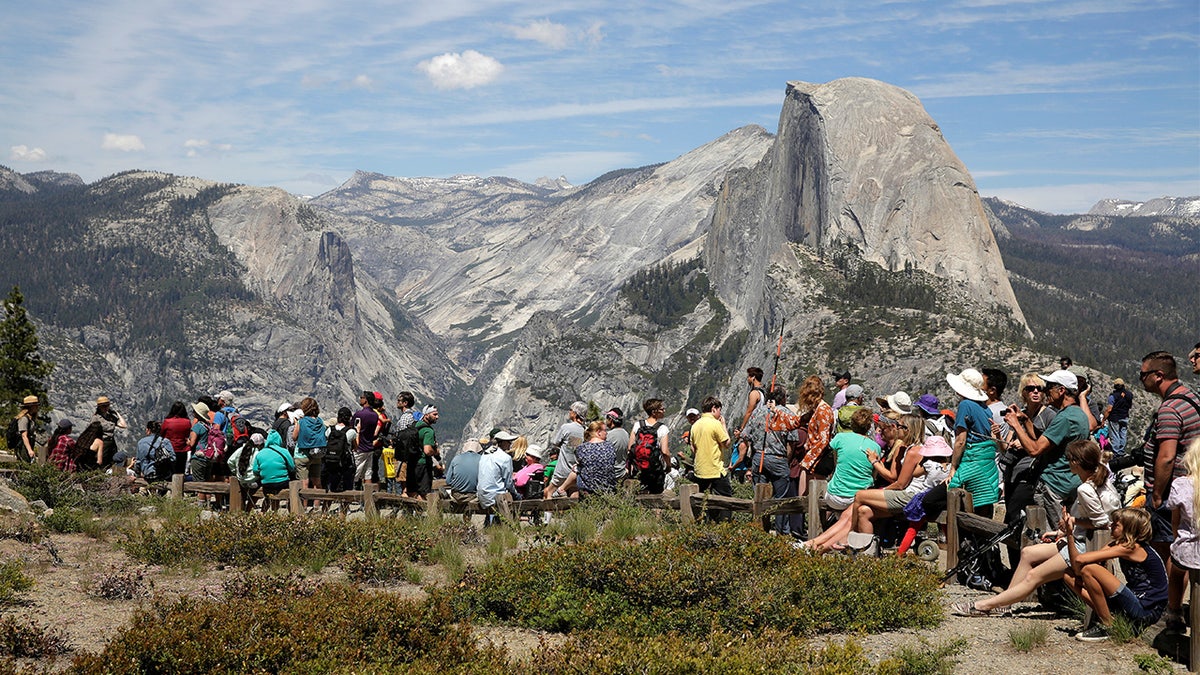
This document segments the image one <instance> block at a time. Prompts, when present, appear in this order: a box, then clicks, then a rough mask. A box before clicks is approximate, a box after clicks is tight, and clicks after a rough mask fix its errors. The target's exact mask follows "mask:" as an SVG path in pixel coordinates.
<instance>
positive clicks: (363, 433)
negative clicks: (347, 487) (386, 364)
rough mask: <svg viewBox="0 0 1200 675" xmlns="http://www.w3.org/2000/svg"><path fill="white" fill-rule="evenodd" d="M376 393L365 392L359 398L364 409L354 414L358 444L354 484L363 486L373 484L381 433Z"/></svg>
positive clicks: (355, 457)
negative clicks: (375, 404)
mask: <svg viewBox="0 0 1200 675" xmlns="http://www.w3.org/2000/svg"><path fill="white" fill-rule="evenodd" d="M374 402H375V393H374V392H371V391H363V393H362V394H361V395H360V396H359V397H358V404H359V405H360V406H362V408H361V409H360V410H359V411H358V412H356V413H354V430H355V432H356V433H357V434H358V444H357V445H356V446H355V447H354V467H355V468H354V483H355V485H356V486H361V485H362V484H363V483H369V482H371V478H372V475H371V466H372V464H374V462H375V434H376V433H377V432H378V431H379V414H378V413H376V412H375V410H374V408H375V406H374Z"/></svg>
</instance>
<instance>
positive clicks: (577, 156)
mask: <svg viewBox="0 0 1200 675" xmlns="http://www.w3.org/2000/svg"><path fill="white" fill-rule="evenodd" d="M644 163H646V162H645V161H644V160H643V159H642V158H641V157H639V156H638V155H637V154H635V153H632V152H613V151H603V150H585V151H579V152H549V153H545V154H542V155H538V156H536V157H531V158H529V159H526V160H523V161H520V162H514V163H512V164H505V165H502V166H498V167H495V168H493V169H491V170H490V171H488V172H487V173H488V175H493V176H512V177H514V178H519V179H521V180H524V181H530V182H531V181H534V180H536V179H538V178H541V177H543V176H552V177H553V176H566V177H567V179H568V180H570V181H572V182H575V181H578V180H580V179H581V178H588V179H590V178H591V177H593V176H595V175H597V174H598V173H602V172H604V171H609V170H611V169H613V168H619V167H634V166H638V165H640V164H644Z"/></svg>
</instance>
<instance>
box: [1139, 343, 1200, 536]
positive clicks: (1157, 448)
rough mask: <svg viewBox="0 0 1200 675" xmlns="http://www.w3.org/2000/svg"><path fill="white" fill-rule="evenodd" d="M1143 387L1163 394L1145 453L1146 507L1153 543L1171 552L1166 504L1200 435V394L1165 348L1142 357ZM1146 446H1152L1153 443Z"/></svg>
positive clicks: (1168, 516)
mask: <svg viewBox="0 0 1200 675" xmlns="http://www.w3.org/2000/svg"><path fill="white" fill-rule="evenodd" d="M1138 378H1139V379H1140V380H1141V382H1142V387H1143V388H1144V389H1145V390H1146V391H1148V392H1150V393H1151V394H1155V395H1157V396H1159V397H1160V398H1162V403H1161V404H1159V406H1158V411H1157V412H1156V413H1155V414H1154V420H1153V422H1152V427H1153V428H1152V433H1153V440H1152V441H1151V442H1152V443H1153V450H1152V451H1149V452H1147V453H1146V458H1145V465H1144V469H1145V470H1144V472H1143V477H1144V480H1145V481H1146V509H1147V510H1149V511H1150V523H1151V525H1152V526H1153V528H1154V538H1153V540H1152V541H1151V544H1152V545H1153V546H1154V549H1155V550H1156V551H1158V553H1159V554H1160V555H1163V557H1164V558H1166V556H1167V555H1169V551H1168V547H1169V545H1170V543H1171V542H1172V541H1174V539H1175V532H1174V528H1173V527H1172V525H1171V512H1170V511H1168V510H1167V509H1166V508H1164V507H1163V504H1164V503H1165V502H1166V501H1167V497H1168V495H1169V494H1170V491H1171V482H1172V480H1173V479H1174V478H1178V477H1180V476H1186V475H1187V464H1186V459H1185V458H1186V457H1187V448H1188V444H1189V443H1191V442H1192V441H1193V440H1194V439H1196V438H1200V396H1197V395H1196V392H1194V391H1192V390H1191V389H1189V388H1187V387H1186V386H1184V384H1183V383H1182V382H1180V381H1179V373H1178V370H1177V369H1176V364H1175V357H1174V356H1171V354H1170V353H1168V352H1164V351H1157V352H1150V353H1149V354H1147V355H1146V356H1144V357H1142V369H1141V372H1140V373H1139V374H1138ZM1151 442H1148V443H1147V450H1150V447H1151V446H1150V443H1151Z"/></svg>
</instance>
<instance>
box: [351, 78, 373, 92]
mask: <svg viewBox="0 0 1200 675" xmlns="http://www.w3.org/2000/svg"><path fill="white" fill-rule="evenodd" d="M350 84H351V86H354V87H357V88H359V89H370V88H371V85H372V84H374V82H373V81H372V80H371V78H370V77H369V76H367V75H358V76H356V77H355V78H354V80H353V81H352V82H351V83H350Z"/></svg>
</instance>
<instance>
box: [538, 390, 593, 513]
mask: <svg viewBox="0 0 1200 675" xmlns="http://www.w3.org/2000/svg"><path fill="white" fill-rule="evenodd" d="M586 416H587V404H586V403H584V402H583V401H575V402H574V403H572V404H571V409H570V410H568V411H567V421H566V422H565V423H564V424H563V425H562V426H561V427H559V429H558V431H557V432H555V434H554V437H553V438H551V439H550V447H551V448H554V449H555V450H557V451H558V463H557V464H555V465H554V475H553V476H551V477H550V481H549V482H547V483H546V495H545V496H546V498H547V499H549V498H551V497H566V496H568V495H569V494H570V493H569V492H567V491H566V490H563V489H562V488H563V486H564V485H566V484H567V479H568V478H570V477H571V474H572V473H574V472H575V448H576V447H578V446H579V444H580V443H582V442H583V424H584V418H585V417H586Z"/></svg>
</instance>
